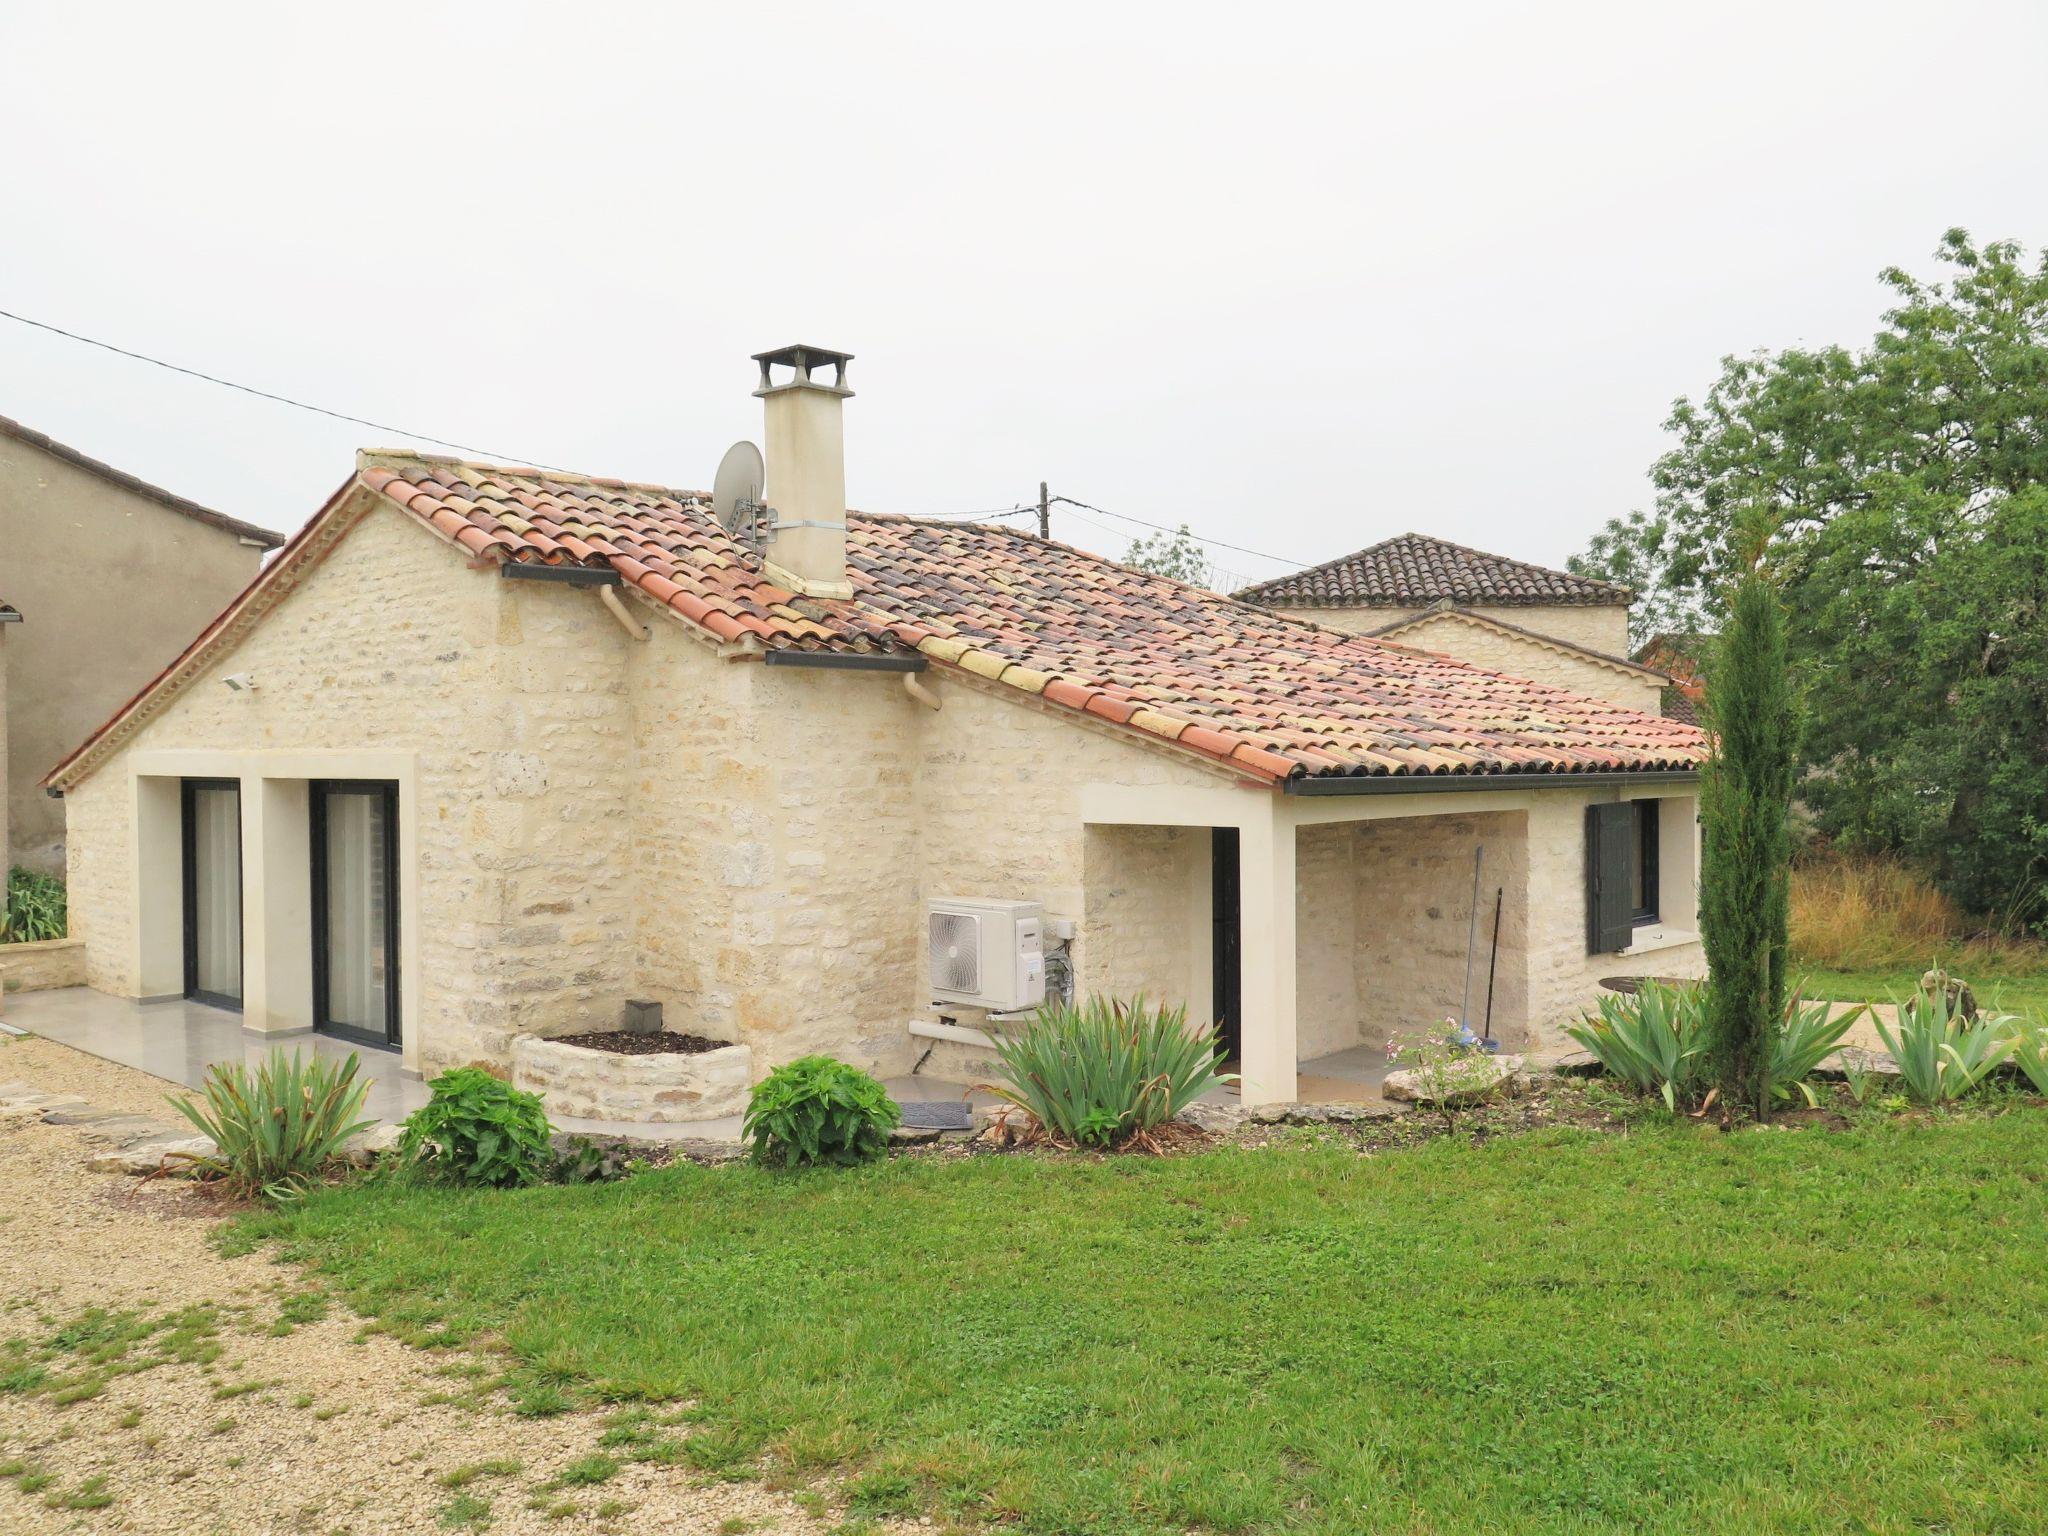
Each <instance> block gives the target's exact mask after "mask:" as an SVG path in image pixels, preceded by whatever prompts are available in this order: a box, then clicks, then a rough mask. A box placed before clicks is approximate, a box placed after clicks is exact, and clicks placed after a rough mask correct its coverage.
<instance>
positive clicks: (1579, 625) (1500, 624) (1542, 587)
mask: <svg viewBox="0 0 2048 1536" xmlns="http://www.w3.org/2000/svg"><path fill="white" fill-rule="evenodd" d="M1236 595H1237V597H1238V599H1239V600H1240V601H1242V602H1247V603H1256V604H1257V605H1258V606H1260V607H1261V608H1271V609H1274V610H1276V611H1284V612H1287V613H1291V614H1293V615H1294V616H1295V617H1297V618H1302V619H1308V620H1310V621H1312V622H1314V623H1317V624H1322V625H1326V626H1327V627H1329V628H1331V629H1341V630H1343V631H1344V632H1345V633H1346V634H1350V635H1366V636H1369V637H1371V638H1373V639H1377V640H1398V641H1399V642H1400V643H1401V644H1403V645H1412V646H1415V647H1417V648H1419V649H1421V650H1425V651H1436V652H1438V653H1440V654H1442V655H1446V656H1456V657H1457V658H1459V659H1460V660H1461V661H1469V662H1471V663H1473V664H1474V665H1475V666H1481V667H1490V668H1492V669H1493V670H1495V671H1499V672H1507V673H1511V674H1513V675H1514V676H1517V677H1528V678H1534V679H1536V680H1537V681H1539V682H1545V683H1555V684H1556V685H1557V686H1558V687H1560V688H1569V689H1571V690H1572V691H1573V692H1575V693H1584V694H1589V695H1591V696H1592V697H1593V698H1596V699H1606V700H1608V701H1609V702H1611V703H1615V704H1622V705H1626V706H1627V707H1628V708H1630V709H1639V710H1643V711H1645V712H1646V713H1649V714H1656V713H1658V712H1659V708H1660V705H1661V702H1662V698H1663V690H1664V689H1665V688H1666V687H1667V686H1669V684H1670V681H1671V680H1670V679H1669V678H1668V677H1666V676H1664V674H1663V673H1661V672H1658V671H1656V670H1655V669H1654V668H1653V667H1652V666H1649V665H1645V663H1644V662H1643V660H1642V659H1641V658H1634V659H1632V658H1631V657H1630V655H1629V646H1628V610H1629V604H1630V603H1631V602H1632V601H1633V600H1634V594H1633V593H1631V592H1630V591H1629V590H1628V589H1627V588H1626V587H1617V586H1612V585H1609V584H1608V583H1606V582H1603V581H1589V580H1587V579H1586V578H1585V577H1583V576H1574V575H1572V574H1570V573H1569V572H1567V571H1553V570H1549V569H1547V568H1545V567H1544V566H1540V565H1530V564H1529V563H1528V562H1526V561H1523V560H1510V559H1509V558H1508V557H1507V556H1505V555H1489V554H1487V553H1485V552H1484V551H1483V550H1477V549H1467V548H1466V547H1465V546H1464V545H1462V544H1452V543H1450V542H1448V541H1447V540H1444V539H1434V538H1430V537H1429V536H1428V535H1427V534H1420V533H1404V534H1401V535H1399V536H1398V537H1396V538H1391V539H1384V540H1382V541H1381V542H1379V543H1378V544H1374V545H1372V546H1370V547H1369V548H1366V549H1361V550H1359V551H1357V552H1356V553H1355V554H1349V555H1345V556H1344V557H1343V558H1341V559H1338V560H1329V561H1325V562H1324V563H1323V564H1321V565H1314V566H1310V567H1309V568H1308V569H1306V570H1301V571H1294V572H1291V573H1289V574H1288V575H1285V576H1280V577H1276V578H1275V579H1273V580H1272V581H1265V582H1260V583H1259V584H1258V585H1257V586H1253V587H1247V588H1245V589H1244V590H1243V591H1241V592H1239V593H1237V594H1236Z"/></svg>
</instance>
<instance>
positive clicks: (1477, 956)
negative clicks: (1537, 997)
mask: <svg viewBox="0 0 2048 1536" xmlns="http://www.w3.org/2000/svg"><path fill="white" fill-rule="evenodd" d="M1526 839H1527V826H1526V818H1525V817H1524V816H1522V815H1521V814H1520V813H1514V812H1492V813H1487V814H1482V815H1466V816H1399V817H1387V818H1380V819H1374V820H1369V821H1358V822H1341V823H1332V824H1327V825H1322V826H1306V827H1302V828H1300V829H1299V830H1298V831H1297V833H1296V841H1295V869H1296V885H1297V903H1298V906H1297V916H1296V930H1295V932H1296V958H1295V963H1296V967H1297V969H1296V1015H1297V1020H1298V1022H1297V1025H1296V1040H1297V1051H1298V1053H1299V1055H1300V1056H1301V1058H1302V1059H1303V1060H1309V1059H1312V1058H1314V1057H1317V1056H1323V1055H1327V1054H1329V1053H1330V1052H1333V1051H1341V1050H1346V1049H1348V1048H1350V1047H1352V1046H1356V1045H1373V1046H1379V1045H1384V1044H1385V1043H1386V1041H1387V1039H1388V1038H1389V1037H1390V1036H1391V1035H1394V1034H1400V1033H1407V1032H1411V1031H1414V1030H1417V1029H1421V1028H1424V1027H1427V1026H1429V1025H1431V1024H1434V1023H1435V1022H1437V1021H1438V1020H1441V1019H1443V1018H1446V1017H1450V1016H1454V1015H1456V1014H1457V1013H1458V1012H1459V1010H1460V1007H1461V1006H1462V1003H1463V997H1464V983H1465V952H1466V939H1467V933H1468V917H1469V913H1470V909H1471V905H1472V854H1473V849H1474V847H1475V846H1477V845H1481V844H1483V845H1484V846H1485V849H1486V856H1485V863H1484V866H1483V869H1482V879H1481V887H1480V913H1479V926H1478V939H1477V947H1476V949H1475V950H1474V958H1473V992H1472V1016H1473V1019H1474V1022H1475V1026H1476V1024H1477V1021H1478V1020H1479V1019H1480V1017H1481V1016H1482V1015H1483V1013H1484V1011H1485V998H1486V974H1487V964H1488V948H1489V945H1490V943H1491V939H1492V934H1493V896H1494V892H1495V891H1496V890H1500V891H1501V892H1502V909H1501V910H1502V916H1501V930H1500V958H1499V962H1498V967H1497V970H1496V972H1495V986H1494V1003H1493V1020H1494V1033H1495V1035H1496V1036H1498V1037H1499V1038H1501V1039H1503V1040H1506V1041H1508V1042H1509V1043H1510V1044H1520V1043H1521V1042H1522V1039H1523V1035H1524V1031H1525V1028H1526V1018H1527V983H1526V976H1527V963H1526V950H1527V945H1528V921H1527V912H1528V873H1527V871H1528V864H1527V851H1526Z"/></svg>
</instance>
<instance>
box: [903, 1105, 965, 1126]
mask: <svg viewBox="0 0 2048 1536" xmlns="http://www.w3.org/2000/svg"><path fill="white" fill-rule="evenodd" d="M896 1107H897V1108H898V1109H900V1110H902V1111H903V1125H904V1128H905V1129H906V1130H912V1131H971V1130H973V1129H974V1114H973V1112H972V1111H971V1110H969V1109H968V1107H967V1106H966V1105H965V1104H961V1103H958V1102H955V1101H952V1100H948V1099H913V1100H911V1102H910V1103H908V1104H898V1105H897V1106H896Z"/></svg>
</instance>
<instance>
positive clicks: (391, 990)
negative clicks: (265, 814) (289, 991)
mask: <svg viewBox="0 0 2048 1536" xmlns="http://www.w3.org/2000/svg"><path fill="white" fill-rule="evenodd" d="M312 813H313V824H312V854H313V861H312V862H313V1024H314V1027H315V1028H316V1029H319V1030H322V1031H324V1032H325V1033H327V1034H331V1035H340V1036H343V1037H345V1038H347V1039H350V1040H354V1041H356V1042H358V1043H360V1044H363V1045H378V1046H393V1047H395V1046H396V1045H397V1044H398V1043H399V1018H398V786H397V785H396V784H389V783H384V782H382V781H378V780H365V779H336V780H331V781H323V782H316V783H315V784H314V785H313V797H312Z"/></svg>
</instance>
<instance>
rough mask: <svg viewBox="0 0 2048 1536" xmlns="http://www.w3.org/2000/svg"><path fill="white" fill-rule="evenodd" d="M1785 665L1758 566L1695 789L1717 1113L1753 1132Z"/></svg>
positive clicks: (1778, 919)
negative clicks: (1741, 1111) (1734, 1113)
mask: <svg viewBox="0 0 2048 1536" xmlns="http://www.w3.org/2000/svg"><path fill="white" fill-rule="evenodd" d="M1757 542H1758V545H1759V546H1760V545H1761V540H1758V541H1757ZM1761 552H1762V551H1761V548H1760V547H1759V548H1758V549H1757V554H1758V555H1759V556H1760V555H1761ZM1785 663H1786V657H1785V619H1784V613H1783V611H1782V609H1781V608H1780V606H1779V601H1778V593H1777V589H1776V587H1775V586H1774V584H1773V582H1772V580H1771V578H1770V576H1769V575H1768V574H1767V573H1766V571H1765V570H1764V568H1763V565H1762V563H1761V560H1760V559H1754V560H1753V563H1752V564H1751V565H1750V567H1749V569H1748V570H1746V571H1744V572H1743V573H1742V574H1741V576H1740V577H1739V578H1738V579H1737V581H1736V584H1735V590H1734V593H1733V597H1732V599H1731V601H1730V604H1729V613H1728V621H1727V623H1726V624H1725V625H1724V626H1723V628H1722V631H1721V643H1720V645H1719V646H1718V647H1717V648H1716V653H1715V657H1714V665H1713V668H1712V670H1711V671H1710V672H1709V674H1708V678H1707V698H1706V702H1707V722H1708V726H1709V728H1710V729H1711V730H1712V732H1713V735H1714V749H1715V750H1714V756H1713V759H1712V760H1711V761H1710V762H1709V763H1708V765H1707V769H1706V772H1705V775H1704V777H1703V779H1702V782H1701V785H1700V822H1701V846H1702V858H1701V866H1700V937H1701V940H1702V942H1703V943H1704V945H1705V947H1706V951H1707V968H1708V974H1709V976H1710V977H1711V979H1712V986H1711V987H1710V988H1709V992H1708V1002H1707V1007H1708V1030H1709V1036H1710V1038H1711V1040H1712V1042H1713V1051H1714V1064H1715V1076H1716V1078H1717V1080H1718V1081H1719V1084H1720V1089H1721V1098H1722V1102H1723V1103H1724V1104H1725V1105H1727V1106H1729V1107H1737V1106H1740V1107H1743V1108H1747V1109H1750V1110H1752V1111H1753V1112H1754V1113H1755V1114H1756V1116H1757V1118H1758V1119H1760V1120H1761V1119H1764V1118H1765V1117H1767V1116H1768V1115H1769V1113H1770V1108H1771V1081H1770V1063H1771V1044H1772V1038H1773V1033H1774V1031H1775V1029H1776V1027H1777V1021H1778V1020H1779V1018H1780V1017H1782V1016H1783V1014H1784V1011H1785V951H1786V929H1787V925H1788V921H1789V918H1790V887H1791V870H1792V834H1791V827H1790V812H1791V803H1792V784H1793V762H1794V753H1793V729H1794V727H1793V715H1792V691H1791V684H1790V681H1789V680H1788V678H1787V675H1786V664H1785Z"/></svg>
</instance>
